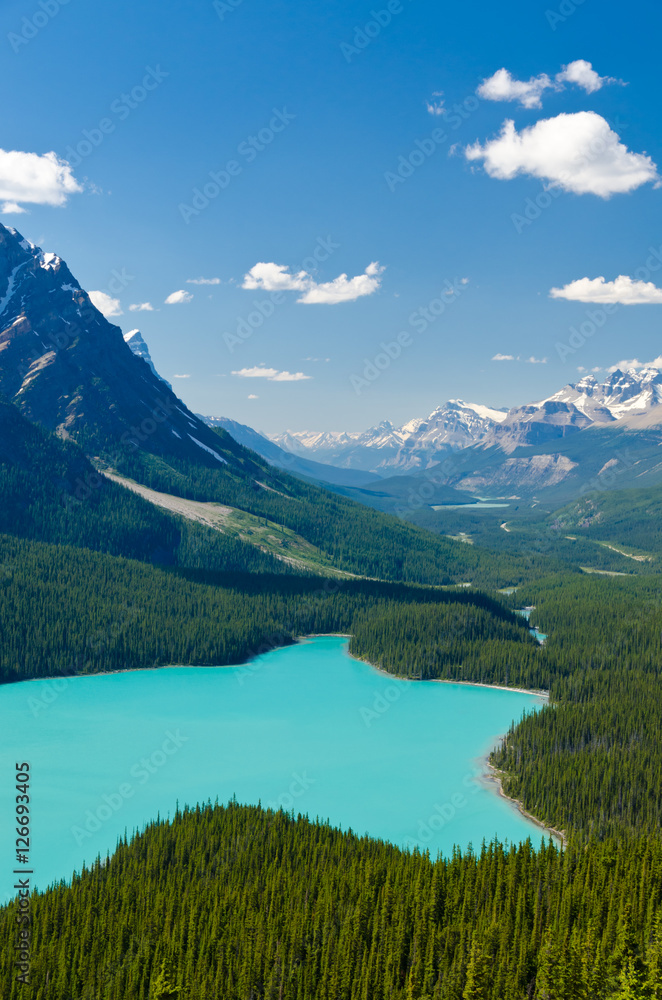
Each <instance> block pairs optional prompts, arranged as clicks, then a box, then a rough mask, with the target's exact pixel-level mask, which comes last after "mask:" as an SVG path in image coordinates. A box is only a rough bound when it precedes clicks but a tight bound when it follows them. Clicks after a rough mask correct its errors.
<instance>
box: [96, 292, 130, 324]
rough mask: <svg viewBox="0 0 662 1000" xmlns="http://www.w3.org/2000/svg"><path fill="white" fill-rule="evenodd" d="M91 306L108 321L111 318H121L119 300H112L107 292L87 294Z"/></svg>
mask: <svg viewBox="0 0 662 1000" xmlns="http://www.w3.org/2000/svg"><path fill="white" fill-rule="evenodd" d="M88 294H89V296H90V299H91V301H92V305H93V306H96V308H97V309H98V310H99V312H100V313H103V315H104V316H105V317H106V318H107V319H108V318H110V317H111V316H123V315H124V313H123V312H122V307H121V305H120V300H119V299H113V298H112V297H111V296H110V295H109V294H108V293H107V292H96V291H95V292H89V293H88Z"/></svg>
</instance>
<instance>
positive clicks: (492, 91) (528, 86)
mask: <svg viewBox="0 0 662 1000" xmlns="http://www.w3.org/2000/svg"><path fill="white" fill-rule="evenodd" d="M553 86H554V84H553V83H552V81H551V80H550V78H549V77H548V76H547V74H546V73H541V74H540V76H532V77H531V79H530V80H516V79H515V78H514V77H513V76H511V74H510V73H509V72H508V70H507V69H505V68H504V69H498V70H497V71H496V73H495V74H494V75H493V76H490V77H488V78H487V80H483V82H482V83H481V85H480V86H479V87H478V90H477V91H476V93H477V94H478V96H479V97H482V98H483V99H484V100H486V101H519V102H520V104H521V105H522V107H524V108H539V107H541V106H542V101H541V100H540V98H541V95H542V94H543V93H544V91H545V90H548V89H549V88H550V87H553Z"/></svg>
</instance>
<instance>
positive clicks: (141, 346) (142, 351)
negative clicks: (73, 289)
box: [62, 286, 172, 389]
mask: <svg viewBox="0 0 662 1000" xmlns="http://www.w3.org/2000/svg"><path fill="white" fill-rule="evenodd" d="M62 287H64V286H62ZM123 336H124V343H125V344H127V345H128V346H129V347H130V348H131V350H132V351H133V353H134V354H135V355H136V356H137V357H139V358H142V359H143V361H146V362H147V364H148V365H149V367H150V368H151V370H152V372H153V373H154V375H156V377H157V378H160V379H161V381H162V382H165V384H166V385H167V386H168V388H169V389H172V386H171V385H170V382H166V380H165V379H164V378H163V376H162V375H159V373H158V372H157V370H156V368H155V367H154V362H153V361H152V357H151V355H150V353H149V347H148V346H147V344H146V343H145V341H144V339H143V335H142V333H141V332H140V330H129V332H128V333H125V334H124V335H123Z"/></svg>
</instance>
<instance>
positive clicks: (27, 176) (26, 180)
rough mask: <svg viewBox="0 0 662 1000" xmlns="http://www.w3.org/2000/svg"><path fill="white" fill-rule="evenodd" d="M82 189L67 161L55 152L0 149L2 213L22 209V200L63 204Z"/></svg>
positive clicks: (38, 203) (21, 210)
mask: <svg viewBox="0 0 662 1000" xmlns="http://www.w3.org/2000/svg"><path fill="white" fill-rule="evenodd" d="M82 190H83V188H82V187H81V185H80V184H79V183H78V181H77V180H76V178H75V177H74V175H73V173H72V171H71V167H70V166H69V164H68V163H67V162H66V160H61V159H60V158H59V157H58V155H57V154H56V153H52V152H51V153H44V155H43V156H40V155H39V154H38V153H22V152H19V151H18V150H16V149H13V150H5V149H0V201H2V202H4V204H3V206H2V212H3V213H4V214H8V213H10V212H14V213H16V212H23V211H25V209H23V208H22V207H21V206H22V205H23V204H25V203H28V204H34V205H64V204H66V201H67V198H68V197H69V195H71V194H77V193H78V192H80V191H82Z"/></svg>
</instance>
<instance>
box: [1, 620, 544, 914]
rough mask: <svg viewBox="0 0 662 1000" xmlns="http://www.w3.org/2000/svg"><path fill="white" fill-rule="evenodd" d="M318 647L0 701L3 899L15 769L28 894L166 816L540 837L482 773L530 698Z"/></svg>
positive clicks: (322, 643)
mask: <svg viewBox="0 0 662 1000" xmlns="http://www.w3.org/2000/svg"><path fill="white" fill-rule="evenodd" d="M347 645H348V644H347V640H346V639H343V638H340V637H337V636H324V637H317V638H314V639H310V640H306V641H304V642H301V643H299V644H297V645H295V646H290V647H287V648H284V649H279V650H276V651H274V652H271V653H268V654H266V655H265V656H262V657H260V658H258V659H256V660H254V661H252V663H250V664H247V665H245V666H240V667H167V668H164V669H160V670H142V671H132V672H126V673H119V674H110V675H105V676H97V677H76V678H70V679H60V680H58V681H30V682H28V683H20V684H14V685H10V686H6V687H3V688H2V689H0V706H1V713H2V734H3V736H2V755H1V756H2V768H1V773H2V782H1V790H0V806H1V813H0V816H1V820H0V823H1V825H0V838H1V856H2V858H3V860H4V865H3V869H2V872H3V875H2V878H3V885H2V887H1V891H2V898H3V899H6V898H7V897H8V896H9V895H10V894H13V893H10V889H11V886H12V884H13V876H12V874H11V872H12V869H13V867H14V857H15V837H16V834H15V830H14V823H13V809H12V805H13V797H14V788H13V778H14V764H15V762H16V761H29V763H30V766H31V773H32V789H31V810H32V844H31V867H32V869H33V870H34V876H33V884H35V885H37V886H38V887H40V888H44V887H45V886H46V885H48V884H50V883H51V882H52V881H54V880H58V879H61V878H65V879H69V878H70V877H71V874H72V872H73V871H74V870H79V869H80V867H81V865H82V863H83V861H86V862H88V863H89V862H91V861H93V860H94V858H95V857H96V856H97V854H101V856H102V857H104V856H105V855H106V853H107V852H108V851H112V850H113V848H114V846H115V844H116V841H117V837H118V836H119V835H121V834H123V833H124V831H125V830H127V831H128V833H129V834H130V833H131V832H133V830H134V829H135V828H142V827H143V826H144V824H145V823H146V822H148V821H149V820H151V819H154V818H155V817H156V816H157V815H161V816H162V817H164V816H167V815H168V814H172V813H173V811H174V810H175V807H176V803H177V801H179V804H180V806H183V805H184V804H186V803H188V804H195V803H196V802H205V801H207V800H208V799H211V800H212V801H213V800H214V799H216V798H218V800H219V802H221V803H222V802H226V801H227V800H228V799H230V798H231V797H232V796H233V795H235V796H236V797H237V800H238V801H240V802H251V803H256V802H258V801H261V802H262V804H263V805H268V806H273V807H276V808H278V807H280V806H282V807H283V808H285V809H288V810H289V809H294V811H295V813H299V812H301V813H306V814H308V815H309V816H310V817H311V818H315V817H319V818H321V819H329V820H330V821H331V822H332V823H333V824H335V825H339V826H341V827H342V828H343V829H348V828H351V829H352V830H354V831H355V832H356V833H359V834H364V833H369V834H370V835H372V836H375V837H381V838H384V839H387V840H390V841H392V842H393V843H395V844H398V845H401V846H405V847H406V846H409V847H414V846H418V847H419V848H420V849H429V850H430V852H431V853H432V854H433V855H434V856H436V854H437V852H439V851H441V852H443V853H448V852H450V851H451V849H452V847H453V845H454V844H459V845H460V846H461V847H462V848H465V847H466V846H467V845H468V844H469V843H470V842H472V843H473V845H474V846H475V847H477V848H478V847H480V844H481V841H482V840H483V838H485V839H487V840H489V839H490V838H492V837H494V836H497V837H499V838H500V839H501V840H509V841H520V840H524V839H526V838H527V837H531V839H532V840H533V842H534V843H535V844H538V843H539V842H540V839H541V836H542V832H541V830H540V828H539V827H537V826H535V825H534V824H533V823H530V822H529V821H528V820H526V819H525V818H524V817H523V816H522V815H521V814H520V813H519V812H518V811H517V810H516V809H515V808H514V807H513V806H512V805H511V804H510V803H509V802H507V801H506V800H505V799H504V798H503V797H501V796H499V795H498V794H497V792H496V788H495V786H494V784H493V783H488V782H486V781H485V780H484V779H483V778H481V775H482V774H483V773H484V766H483V763H482V760H481V758H483V757H484V755H485V754H486V753H487V752H488V751H489V750H490V749H491V748H492V747H493V746H494V745H495V744H496V742H497V741H498V738H499V736H500V735H501V734H503V733H505V732H506V731H507V729H508V727H509V725H510V723H511V722H512V721H513V720H514V719H515V720H517V719H519V718H520V717H521V716H522V713H523V712H530V711H532V710H535V709H536V708H537V707H539V706H540V705H541V704H542V699H541V698H538V697H536V696H534V695H529V694H523V693H518V692H513V691H505V690H499V689H488V688H481V687H472V686H469V685H463V684H439V683H435V682H432V681H429V682H420V681H403V680H397V679H395V678H391V677H389V676H386V675H385V674H383V673H381V672H379V671H377V670H375V669H374V668H373V667H370V666H368V665H367V664H365V663H361V662H359V661H357V660H354V659H352V658H351V657H350V656H349V655H348V653H347Z"/></svg>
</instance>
